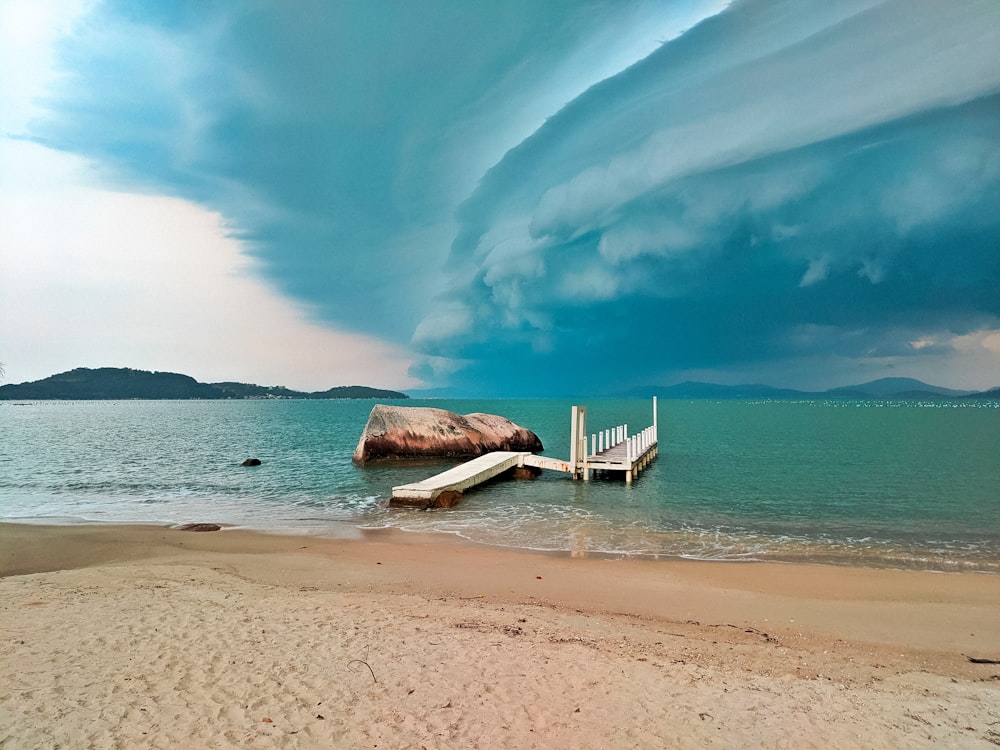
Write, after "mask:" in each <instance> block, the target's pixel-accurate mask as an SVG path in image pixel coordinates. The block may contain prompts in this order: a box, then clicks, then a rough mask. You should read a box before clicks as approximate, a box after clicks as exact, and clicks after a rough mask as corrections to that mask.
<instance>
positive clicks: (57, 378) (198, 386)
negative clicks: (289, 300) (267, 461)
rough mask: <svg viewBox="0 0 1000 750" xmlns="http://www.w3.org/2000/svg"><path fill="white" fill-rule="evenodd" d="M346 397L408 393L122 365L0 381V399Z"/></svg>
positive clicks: (402, 395)
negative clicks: (209, 378)
mask: <svg viewBox="0 0 1000 750" xmlns="http://www.w3.org/2000/svg"><path fill="white" fill-rule="evenodd" d="M275 398H281V399H293V398H295V399H306V398H309V399H345V398H378V399H401V398H409V397H408V396H407V395H406V394H405V393H399V392H398V391H386V390H382V389H380V388H369V387H367V386H363V385H346V386H338V387H336V388H331V389H330V390H328V391H318V392H314V393H305V392H302V391H293V390H290V389H288V388H284V387H282V386H262V385H252V384H249V383H199V382H198V381H197V380H195V379H194V378H192V377H190V376H189V375H180V374H178V373H175V372H148V371H146V370H132V369H130V368H125V367H100V368H97V369H90V368H87V367H78V368H77V369H75V370H70V371H69V372H63V373H59V374H58V375H52V376H51V377H48V378H45V379H44V380H36V381H34V382H31V383H20V384H13V383H11V384H8V385H2V386H0V400H7V401H9V400H11V399H30V400H48V399H58V400H80V401H86V400H121V399H275Z"/></svg>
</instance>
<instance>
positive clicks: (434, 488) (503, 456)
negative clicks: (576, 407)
mask: <svg viewBox="0 0 1000 750" xmlns="http://www.w3.org/2000/svg"><path fill="white" fill-rule="evenodd" d="M530 455H531V454H530V453H519V452H512V451H494V452H493V453H487V454H485V455H482V456H479V457H478V458H474V459H472V460H471V461H466V462H465V463H464V464H460V465H459V466H456V467H454V468H452V469H448V470H447V471H443V472H441V473H440V474H436V475H434V476H433V477H430V478H429V479H424V480H423V481H421V482H414V483H412V484H402V485H399V486H398V487H393V488H392V501H391V502H392V504H393V505H414V506H417V507H423V508H427V507H450V506H451V505H452V504H453V503H454V502H455V499H456V498H457V497H458V496H460V495H461V494H462V493H463V492H464V491H465V490H467V489H469V488H470V487H475V486H476V485H477V484H482V483H483V482H487V481H489V480H490V479H493V478H494V477H497V476H499V475H500V474H503V473H504V472H505V471H508V470H510V469H513V468H514V467H516V466H524V458H525V456H530ZM442 495H445V497H443V498H442ZM439 500H440V502H439Z"/></svg>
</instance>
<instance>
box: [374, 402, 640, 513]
mask: <svg viewBox="0 0 1000 750" xmlns="http://www.w3.org/2000/svg"><path fill="white" fill-rule="evenodd" d="M570 422H571V424H570V429H571V442H570V458H569V461H562V460H560V459H557V458H549V457H548V456H538V455H535V454H533V453H524V452H516V451H494V452H492V453H486V454H485V455H482V456H479V457H478V458H474V459H472V460H471V461H466V462H465V463H463V464H460V465H459V466H455V467H453V468H451V469H448V470H447V471H443V472H441V473H440V474H436V475H434V476H432V477H430V478H429V479H424V480H423V481H421V482H413V483H411V484H403V485H399V486H397V487H393V488H392V501H391V503H392V504H393V505H413V506H417V507H423V508H428V507H450V506H452V505H453V504H455V503H456V502H457V501H458V499H459V498H460V497H461V495H462V493H464V492H465V490H467V489H470V488H472V487H475V486H477V485H480V484H483V483H484V482H488V481H489V480H491V479H494V478H496V477H498V476H500V475H501V474H503V473H505V472H508V471H511V470H513V469H516V468H526V467H530V468H533V469H548V470H550V471H561V472H564V473H566V474H572V475H573V478H574V479H583V480H589V479H590V478H591V476H592V475H594V474H595V472H596V473H615V472H622V473H624V475H625V482H626V483H627V484H631V483H632V480H633V479H635V478H636V477H637V476H638V475H639V472H641V471H642V470H643V469H645V468H646V467H647V466H648V465H649V462H650V461H652V460H653V459H654V458H656V455H657V453H658V451H659V443H658V439H657V416H656V398H655V397H654V398H653V424H652V425H650V426H649V427H646V428H645V429H643V430H640V431H639V432H637V433H634V434H630V433H629V430H628V425H618V426H616V427H613V428H610V429H606V430H602V431H600V432H595V433H591V434H589V435H588V433H587V407H585V406H574V407H573V408H572V412H571V418H570ZM588 438H589V440H588Z"/></svg>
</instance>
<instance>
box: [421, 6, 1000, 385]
mask: <svg viewBox="0 0 1000 750" xmlns="http://www.w3.org/2000/svg"><path fill="white" fill-rule="evenodd" d="M998 49H1000V6H997V5H996V4H994V3H989V2H981V3H974V2H971V3H949V4H941V3H935V2H922V3H918V2H856V3H835V4H830V3H808V2H799V1H798V0H796V1H795V2H785V3H782V2H771V1H769V2H744V3H736V4H734V5H733V6H732V7H731V8H730V9H728V10H727V11H726V12H724V13H721V14H719V15H718V16H716V17H714V18H712V19H709V20H707V21H705V22H703V23H702V24H701V25H699V26H698V27H697V28H695V29H693V30H691V31H690V32H688V33H687V34H685V35H684V36H683V37H681V38H680V39H678V40H676V41H674V42H672V43H670V44H666V45H664V46H663V47H662V48H661V49H659V50H658V51H657V52H655V53H654V54H652V55H650V56H649V57H648V58H647V59H645V60H643V61H642V62H640V63H638V64H636V65H635V66H633V67H631V68H630V69H628V70H626V71H624V72H623V73H621V74H620V75H618V76H615V77H614V78H612V79H610V80H608V81H605V82H603V83H601V84H599V85H596V86H594V87H593V88H592V89H591V90H589V91H588V92H586V93H585V94H584V95H582V96H580V97H579V98H578V99H576V100H575V101H573V102H572V103H571V104H570V105H569V106H567V107H566V108H564V109H563V110H562V111H561V112H559V113H558V114H557V115H556V116H554V117H552V118H550V119H549V120H548V121H547V122H546V124H545V126H543V127H542V128H540V129H539V130H538V131H537V132H536V133H535V134H533V136H532V137H531V138H529V139H527V140H526V141H525V142H524V143H522V144H521V145H519V146H518V148H516V149H514V150H512V151H511V152H509V153H508V154H507V155H506V156H505V158H504V159H503V161H501V162H500V163H499V164H498V165H497V166H496V167H494V168H493V169H492V170H490V172H489V173H487V175H485V177H484V179H483V180H482V181H481V183H480V185H479V186H478V189H477V190H476V192H475V193H474V194H473V195H472V196H471V197H470V198H469V200H468V201H467V202H466V203H465V204H464V205H463V207H462V209H461V212H460V216H461V219H462V221H461V227H460V230H459V233H458V237H457V239H456V241H455V242H454V244H453V246H452V252H451V257H450V259H449V265H450V266H451V267H453V268H454V269H455V272H454V276H453V280H452V286H451V288H450V290H449V292H448V293H447V294H446V295H444V297H443V298H442V301H441V307H440V308H439V310H438V311H437V312H434V313H432V314H431V315H429V316H428V317H427V318H426V319H425V320H424V321H423V322H422V323H421V324H420V325H419V326H418V328H417V331H416V336H415V343H416V345H417V346H419V347H420V348H422V349H423V350H425V351H427V352H429V353H431V354H433V355H435V356H438V357H440V356H445V357H455V358H456V359H460V360H463V361H471V362H472V363H473V364H472V365H471V366H470V367H468V368H467V369H466V370H465V371H464V372H465V375H466V376H467V377H468V378H469V380H468V381H467V383H468V384H469V385H472V384H474V383H475V382H479V381H481V380H483V379H487V378H489V377H490V374H489V373H491V372H492V373H495V372H497V370H498V368H499V369H500V371H501V372H502V377H503V378H504V381H505V382H507V383H511V384H517V386H516V387H515V390H517V389H521V390H524V389H528V388H530V387H531V384H532V383H536V384H537V383H545V384H546V385H548V386H549V387H551V388H553V389H557V390H558V389H559V388H560V387H562V388H569V389H571V390H580V391H588V390H594V389H599V388H601V387H602V384H603V383H609V382H614V383H621V382H624V381H626V380H630V381H632V382H636V383H640V382H656V381H657V380H662V378H664V377H668V378H669V377H670V376H672V375H676V374H677V373H682V372H685V371H691V370H700V371H709V372H711V371H715V372H716V373H721V372H724V371H727V370H730V371H736V372H739V371H741V370H742V371H766V370H767V368H762V367H761V365H762V363H766V362H771V363H774V364H775V367H774V368H772V369H773V371H772V373H771V376H772V379H773V377H774V376H775V375H777V374H778V373H779V368H784V367H787V366H788V364H789V363H790V362H792V361H801V362H802V363H805V362H809V361H811V362H812V363H813V366H815V364H816V361H817V359H819V360H822V359H826V360H828V361H833V360H835V359H841V360H852V361H855V362H859V363H860V362H868V363H878V362H881V363H882V366H885V365H887V364H893V363H896V362H897V361H898V362H902V361H903V360H905V359H906V358H910V357H912V358H919V357H922V356H927V355H928V354H930V352H929V351H927V350H926V349H921V348H919V347H914V346H912V345H911V343H910V342H912V341H914V340H918V339H920V338H921V337H930V338H933V339H934V340H940V341H948V340H950V337H953V336H958V335H967V334H970V333H972V332H975V331H980V330H989V329H995V328H997V327H998V322H1000V294H998V292H997V290H998V289H1000V253H998V252H997V250H998V244H997V241H998V238H1000V212H998V211H997V207H998V206H1000V95H998V92H1000V53H998V52H997V50H998ZM944 345H947V344H944ZM487 352H489V353H487ZM501 363H502V364H501ZM914 364H915V363H914ZM917 366H918V367H919V365H917ZM487 371H489V372H487ZM873 372H874V371H873ZM549 373H558V375H557V376H556V377H551V376H550V374H549ZM882 374H884V373H882ZM557 378H559V379H561V382H560V380H558V379H557ZM814 380H815V376H814Z"/></svg>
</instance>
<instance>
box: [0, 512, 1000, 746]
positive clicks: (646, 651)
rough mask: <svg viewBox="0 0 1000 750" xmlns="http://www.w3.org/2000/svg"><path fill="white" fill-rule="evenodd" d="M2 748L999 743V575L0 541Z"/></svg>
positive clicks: (18, 536) (373, 540)
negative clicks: (974, 660) (977, 661)
mask: <svg viewBox="0 0 1000 750" xmlns="http://www.w3.org/2000/svg"><path fill="white" fill-rule="evenodd" d="M0 573H2V575H3V576H4V577H3V578H2V579H0V612H2V616H0V617H2V623H3V631H4V639H3V641H2V644H3V645H2V649H0V670H2V673H3V674H4V675H9V676H10V677H9V678H8V679H5V680H4V681H2V683H3V684H0V746H3V747H4V748H7V747H11V748H36V747H54V746H66V747H88V746H89V747H119V746H121V747H125V746H133V745H139V746H143V747H157V748H158V747H163V748H167V747H177V746H179V745H184V746H186V747H189V748H200V747H288V748H313V747H316V748H320V747H349V748H354V747H358V748H361V747H382V748H399V747H414V748H419V747H426V748H468V747H483V748H493V747H497V748H505V747H509V748H531V747H536V748H562V747H578V748H604V747H613V748H619V747H620V748H634V747H648V748H662V747H680V748H685V747H719V748H722V747H762V748H763V747H796V748H799V747H859V748H860V747H885V748H890V747H891V748H898V747H927V746H930V745H933V744H938V745H940V746H944V747H972V748H975V747H983V748H989V747H996V746H997V744H1000V665H995V664H988V663H973V662H971V661H970V660H969V658H968V657H970V656H971V657H973V658H979V659H1000V576H991V575H977V574H956V573H925V572H916V571H898V570H873V569H864V568H846V567H822V566H808V565H781V564H766V563H709V562H694V561H683V560H672V561H664V560H656V561H649V560H619V559H601V558H575V557H569V556H557V555H544V554H537V553H528V552H518V551H511V550H502V549H493V548H486V547H477V546H471V545H467V544H463V543H459V542H456V541H455V540H454V539H452V538H450V537H441V536H421V535H414V534H406V533H402V532H392V531H379V532H370V533H366V534H364V535H363V538H360V539H323V538H317V537H312V536H277V535H268V534H258V533H252V532H246V531H239V530H226V531H222V532H206V533H196V532H183V531H177V530H173V529H164V528H159V527H148V526H146V527H137V526H59V527H54V526H35V525H26V524H0Z"/></svg>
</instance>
